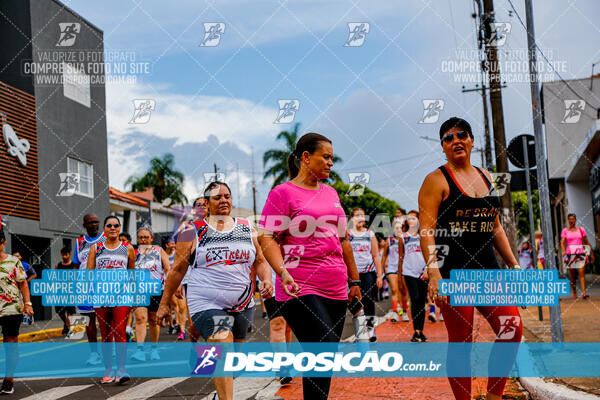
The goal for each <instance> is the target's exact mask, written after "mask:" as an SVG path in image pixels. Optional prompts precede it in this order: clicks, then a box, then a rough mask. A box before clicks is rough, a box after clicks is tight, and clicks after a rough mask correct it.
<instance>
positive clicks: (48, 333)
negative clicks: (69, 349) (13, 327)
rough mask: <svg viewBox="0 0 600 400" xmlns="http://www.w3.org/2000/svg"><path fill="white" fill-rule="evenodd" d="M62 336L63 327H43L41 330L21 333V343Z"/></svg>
mask: <svg viewBox="0 0 600 400" xmlns="http://www.w3.org/2000/svg"><path fill="white" fill-rule="evenodd" d="M61 336H62V328H52V329H43V330H41V331H34V332H27V333H22V334H20V335H19V343H27V342H36V341H38V340H46V339H51V338H56V337H61Z"/></svg>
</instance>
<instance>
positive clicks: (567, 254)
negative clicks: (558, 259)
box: [560, 213, 594, 299]
mask: <svg viewBox="0 0 600 400" xmlns="http://www.w3.org/2000/svg"><path fill="white" fill-rule="evenodd" d="M567 218H568V220H569V227H568V228H564V229H563V230H562V232H561V234H560V237H561V239H560V248H561V250H562V253H563V261H564V263H565V266H566V267H567V268H568V269H569V279H570V281H571V291H572V292H573V298H574V299H576V298H577V280H576V278H577V275H578V274H579V284H580V285H581V292H582V293H583V294H582V298H584V299H587V298H588V297H590V295H589V294H587V293H586V291H585V264H586V262H587V260H586V259H587V256H588V254H589V255H590V257H591V260H592V262H594V252H593V251H591V246H590V241H589V240H588V238H587V235H586V233H585V229H583V228H582V227H580V226H577V217H576V216H575V214H572V213H571V214H569V215H568V217H567ZM586 249H590V250H586Z"/></svg>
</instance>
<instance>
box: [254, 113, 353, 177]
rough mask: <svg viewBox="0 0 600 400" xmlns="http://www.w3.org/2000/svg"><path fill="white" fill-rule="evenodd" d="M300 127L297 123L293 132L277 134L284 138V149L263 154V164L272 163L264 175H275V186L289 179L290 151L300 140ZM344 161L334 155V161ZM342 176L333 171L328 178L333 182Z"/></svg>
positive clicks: (278, 138) (279, 138) (279, 137)
mask: <svg viewBox="0 0 600 400" xmlns="http://www.w3.org/2000/svg"><path fill="white" fill-rule="evenodd" d="M299 128H300V124H299V123H297V124H295V125H294V129H293V130H292V131H291V132H288V131H281V132H279V134H278V135H277V140H282V141H283V143H284V146H285V148H284V149H270V150H267V151H265V153H264V154H263V166H265V167H266V166H267V164H269V163H271V166H270V167H269V168H268V169H267V170H266V171H265V174H264V176H263V178H264V179H267V178H269V177H273V178H274V179H273V186H272V187H275V186H277V185H279V184H282V183H284V182H285V181H287V180H288V162H287V160H288V156H289V155H290V153H292V152H293V151H294V149H295V148H296V143H297V142H298V129H299ZM340 161H342V159H341V158H340V157H338V156H337V155H334V156H333V162H334V163H337V162H340ZM341 180H342V178H341V177H340V176H339V175H338V173H337V172H335V171H331V172H330V173H329V178H328V179H327V182H328V183H333V182H337V181H341Z"/></svg>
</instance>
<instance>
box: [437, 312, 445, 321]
mask: <svg viewBox="0 0 600 400" xmlns="http://www.w3.org/2000/svg"><path fill="white" fill-rule="evenodd" d="M438 320H439V321H443V320H444V316H443V315H442V313H440V318H439V319H438Z"/></svg>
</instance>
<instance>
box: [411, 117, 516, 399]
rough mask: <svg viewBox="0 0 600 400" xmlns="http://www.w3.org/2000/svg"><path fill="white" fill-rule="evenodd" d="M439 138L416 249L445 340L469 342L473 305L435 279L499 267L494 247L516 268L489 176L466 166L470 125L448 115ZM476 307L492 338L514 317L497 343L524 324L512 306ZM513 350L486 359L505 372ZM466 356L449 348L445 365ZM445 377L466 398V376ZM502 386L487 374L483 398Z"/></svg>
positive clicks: (423, 193)
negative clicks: (439, 158)
mask: <svg viewBox="0 0 600 400" xmlns="http://www.w3.org/2000/svg"><path fill="white" fill-rule="evenodd" d="M440 141H441V144H442V150H443V151H444V154H445V155H446V158H447V159H448V163H447V164H445V165H443V166H441V167H440V168H439V169H436V170H435V171H433V172H432V173H430V174H429V175H427V177H426V178H425V181H424V182H423V185H422V186H421V190H420V191H419V215H420V218H419V222H420V225H421V249H422V251H423V256H424V257H425V260H426V261H427V273H428V275H429V295H430V297H431V298H432V299H433V300H434V301H435V302H436V303H437V304H438V305H439V306H440V309H441V311H442V314H443V316H444V321H445V324H446V329H447V331H448V341H449V342H471V341H472V340H473V339H472V338H473V318H474V307H473V306H452V305H450V304H449V300H448V298H447V297H445V296H444V297H439V296H438V291H439V281H440V279H448V278H449V277H450V271H451V270H453V269H497V268H500V266H499V264H498V261H497V260H496V256H495V253H494V249H496V250H497V251H498V253H499V254H500V255H501V256H502V258H503V259H504V262H505V263H506V264H507V265H509V266H510V267H513V268H520V267H519V266H518V264H517V260H516V259H515V256H514V254H513V253H512V250H511V248H510V244H509V242H508V238H507V237H506V233H505V232H504V229H503V228H502V225H501V224H500V217H499V215H500V213H501V212H500V210H501V205H500V199H499V197H498V195H497V193H496V190H495V188H494V186H493V185H492V182H491V176H490V174H489V172H487V171H485V170H482V169H480V168H477V167H475V166H473V165H471V162H470V159H471V149H472V148H473V142H474V138H473V133H472V131H471V126H470V125H469V123H468V122H467V121H465V120H463V119H460V118H456V117H454V118H450V119H449V120H448V121H446V122H444V123H443V124H442V126H441V127H440ZM477 310H478V311H479V312H480V313H481V314H483V316H484V317H485V318H486V320H487V321H488V323H489V324H490V325H491V327H492V329H493V330H494V332H495V333H496V337H499V335H498V333H499V332H500V331H501V330H502V329H503V328H505V326H503V325H502V323H503V322H502V321H506V319H507V318H508V319H510V321H512V322H514V324H515V325H513V326H511V327H512V328H514V331H515V333H514V336H512V338H506V339H505V337H506V336H507V335H502V337H503V339H496V342H520V341H521V335H522V329H523V328H522V325H521V319H520V315H519V310H518V308H517V307H516V306H503V307H497V306H477ZM499 317H500V318H499ZM512 322H511V323H512ZM459 352H460V354H459ZM515 355H516V346H515V354H509V353H508V352H506V349H504V350H503V353H501V352H499V351H498V352H495V351H492V354H491V355H490V361H489V362H490V363H494V364H496V365H497V363H499V362H501V363H502V365H508V368H509V369H508V370H507V371H506V372H507V374H508V372H509V370H510V367H512V364H513V363H514V357H515ZM465 356H467V357H468V354H466V355H465V354H462V351H457V350H456V349H455V348H454V347H449V349H448V364H447V365H449V366H450V365H454V366H456V365H457V363H458V361H457V360H458V359H459V358H461V357H465ZM463 360H464V358H463ZM461 364H464V363H461ZM467 368H470V367H467ZM467 371H470V369H468V370H467ZM461 372H464V371H461ZM467 373H469V372H467ZM463 376H464V375H463ZM448 379H449V380H450V386H451V387H452V391H453V393H454V396H455V398H456V399H459V400H463V399H464V400H467V399H471V378H470V377H469V376H465V377H461V378H448ZM505 385H506V378H501V377H500V378H498V377H490V378H488V385H487V396H486V399H492V400H494V399H501V398H502V394H503V392H504V386H505Z"/></svg>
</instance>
